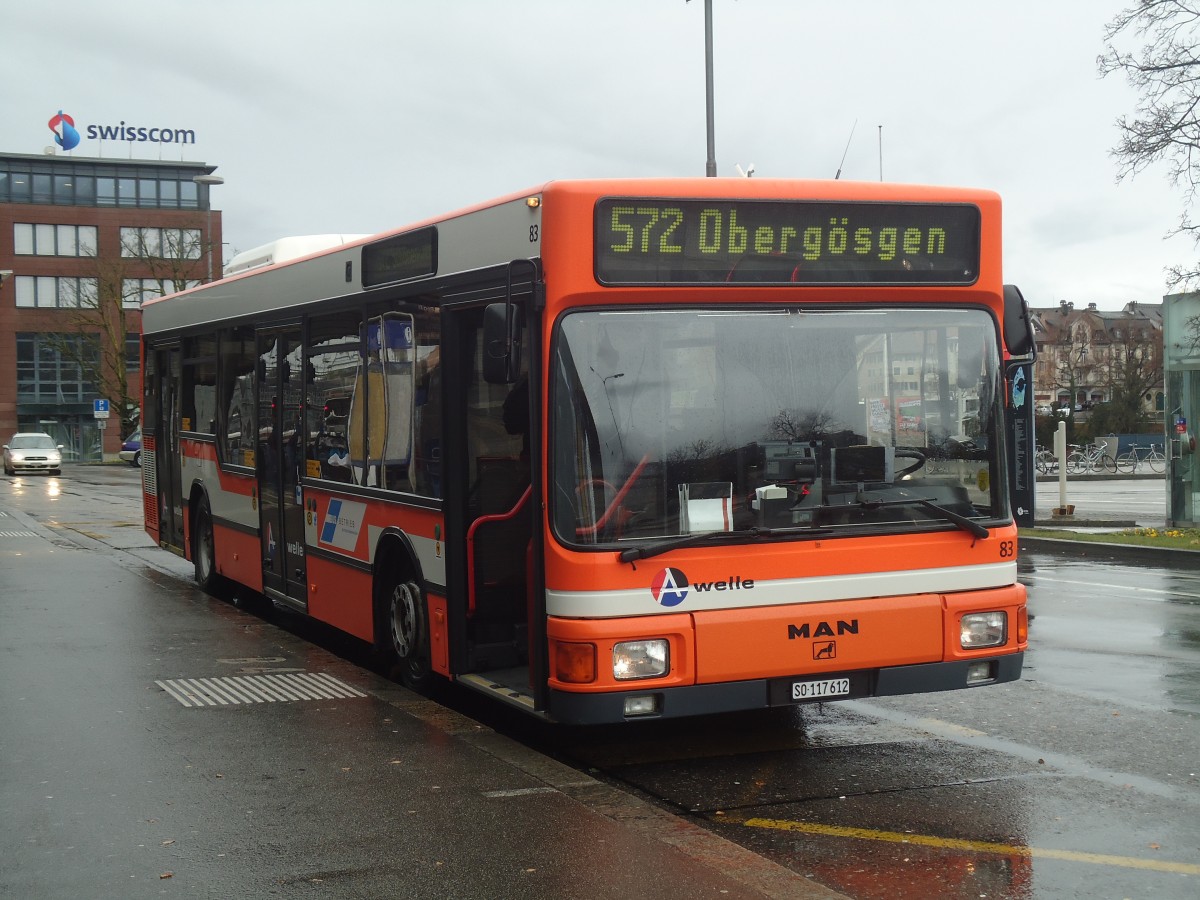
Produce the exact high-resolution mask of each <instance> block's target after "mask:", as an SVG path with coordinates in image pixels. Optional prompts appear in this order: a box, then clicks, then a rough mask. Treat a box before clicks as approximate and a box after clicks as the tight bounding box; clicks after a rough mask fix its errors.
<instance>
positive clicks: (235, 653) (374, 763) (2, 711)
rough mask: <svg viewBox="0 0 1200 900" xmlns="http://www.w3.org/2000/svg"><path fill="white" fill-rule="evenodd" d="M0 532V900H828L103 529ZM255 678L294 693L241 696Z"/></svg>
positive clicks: (95, 523)
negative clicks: (253, 611) (252, 611)
mask: <svg viewBox="0 0 1200 900" xmlns="http://www.w3.org/2000/svg"><path fill="white" fill-rule="evenodd" d="M7 512H8V514H7V515H6V517H5V522H7V523H8V525H7V526H6V528H5V531H4V534H3V536H0V634H3V635H4V641H3V646H2V647H0V684H3V685H4V687H5V689H4V691H2V692H0V759H2V760H3V772H4V775H3V777H0V809H3V810H4V811H5V814H4V817H3V820H2V821H0V896H5V897H9V896H11V897H39V898H67V897H87V898H89V900H108V898H112V900H140V898H149V897H159V896H174V897H179V898H187V900H190V898H199V897H263V896H274V897H281V898H302V897H314V896H326V897H339V898H384V897H389V898H390V897H397V898H398V897H404V898H429V900H451V898H461V900H477V898H480V897H487V898H495V900H506V898H512V900H542V898H544V900H597V898H613V900H625V898H628V897H631V896H653V897H655V898H660V900H699V898H714V900H722V898H745V900H761V898H814V900H817V898H820V900H830V898H837V897H840V896H841V895H840V894H837V893H835V892H833V891H830V890H827V889H826V888H824V887H822V886H821V885H819V884H817V883H816V882H814V881H812V880H810V879H808V878H806V877H804V876H803V875H801V874H798V873H796V872H793V871H791V870H790V869H788V868H785V867H784V866H781V865H778V864H776V863H773V862H771V861H769V860H767V859H765V858H763V857H761V856H758V855H757V854H755V853H753V852H751V851H749V850H746V849H744V848H743V847H741V846H740V845H737V844H734V843H732V842H730V841H727V840H725V839H724V838H722V837H719V836H717V835H716V834H714V833H712V832H710V831H708V830H706V829H704V828H703V827H701V826H700V825H699V824H697V823H694V822H692V821H690V820H689V819H687V818H686V817H684V816H680V815H676V814H674V813H673V812H672V811H668V810H666V809H663V808H660V807H658V806H656V805H655V804H653V803H651V802H649V801H647V800H643V799H641V798H639V797H635V796H633V795H631V794H629V793H626V792H625V791H622V790H620V789H618V788H616V787H612V786H610V785H607V784H605V783H603V782H601V781H599V780H597V779H595V778H592V777H591V776H590V775H588V774H587V773H584V772H580V771H577V770H575V769H573V768H571V767H569V766H566V765H564V764H562V763H559V762H556V761H555V760H552V759H550V758H547V757H545V756H542V755H541V754H539V753H537V752H535V751H533V750H530V749H529V748H527V747H525V746H523V745H521V744H519V743H517V742H515V741H513V740H510V739H508V738H506V737H504V736H502V735H499V734H497V733H496V732H494V731H492V730H490V729H488V728H486V727H484V726H482V725H480V724H479V723H477V722H475V721H473V720H471V719H469V718H466V717H464V716H462V715H460V714H457V713H455V712H452V711H450V710H448V709H446V708H445V707H443V706H440V705H439V704H437V703H434V702H432V701H428V700H424V699H422V698H420V697H418V696H416V695H414V694H412V693H411V692H409V691H407V690H405V689H404V688H402V687H400V686H398V685H396V684H394V683H392V682H390V681H387V680H386V679H384V678H382V677H379V676H377V675H375V674H373V673H372V672H370V671H367V670H366V669H363V668H360V667H359V666H357V665H354V664H353V663H351V662H348V661H346V660H345V659H343V658H341V657H340V656H338V655H335V654H334V653H332V652H329V651H327V650H325V649H323V648H322V647H321V646H319V645H317V644H315V643H312V642H311V641H310V640H309V639H308V637H307V636H306V634H305V632H304V629H303V627H302V626H299V625H296V624H295V623H292V622H281V623H280V624H281V625H284V626H286V627H279V625H276V624H275V623H272V622H269V621H264V620H262V619H260V618H257V617H255V616H251V615H248V614H247V613H245V612H243V611H241V610H239V609H237V608H235V607H233V606H230V605H228V604H226V603H222V602H219V601H217V600H214V599H212V598H209V597H207V596H206V595H203V594H201V593H200V592H199V591H198V590H197V589H196V588H195V587H194V585H192V584H191V583H190V581H189V580H188V578H187V575H186V572H187V568H188V567H187V564H186V563H184V562H183V561H182V560H178V559H177V558H175V557H173V556H172V555H171V554H165V553H163V552H162V551H161V550H157V549H156V548H153V547H152V545H151V544H150V541H149V539H148V538H147V537H145V534H144V532H140V534H141V537H140V538H139V537H138V534H139V531H138V530H137V529H134V528H127V527H123V524H124V523H122V522H120V521H118V520H116V519H112V520H110V521H105V520H100V519H89V520H87V521H82V520H81V521H74V522H71V523H70V524H66V523H60V524H57V525H56V524H48V523H46V522H44V521H43V520H42V519H41V517H40V516H33V515H28V514H25V513H22V512H20V511H17V510H12V509H11V508H10V509H9V510H8V511H7ZM143 545H145V546H143ZM151 552H153V553H154V554H157V555H158V557H160V558H161V561H165V562H169V563H171V566H167V565H165V564H164V565H163V566H162V567H161V568H158V567H156V568H153V569H151V568H147V566H146V564H145V563H146V560H145V559H144V558H143V557H144V556H145V555H146V554H149V553H151ZM168 568H171V569H173V571H166V569H168ZM293 632H294V633H293ZM313 679H325V680H327V679H333V680H334V682H336V684H337V685H340V687H339V688H338V689H337V690H336V691H335V692H334V693H333V694H332V695H328V696H325V695H322V694H321V693H320V692H319V691H314V690H311V689H310V690H309V691H308V692H307V695H306V692H305V691H303V690H301V689H300V687H299V685H301V684H304V685H308V684H310V683H311V680H313ZM264 680H266V681H269V683H270V684H272V685H275V686H277V687H278V688H279V689H280V690H282V689H283V686H288V685H294V686H296V688H295V694H294V695H290V696H287V695H285V696H281V697H275V698H274V699H271V700H269V701H255V700H253V699H245V698H244V697H243V698H242V699H240V700H239V699H238V692H249V691H250V690H251V689H252V688H251V687H250V686H251V685H259V686H262V685H263V684H264ZM181 685H183V687H181ZM262 690H263V691H265V690H266V689H265V688H262ZM204 692H212V693H211V696H217V695H223V696H224V698H225V699H223V700H221V701H220V702H216V701H212V702H211V703H210V702H197V703H196V704H195V705H185V703H184V702H183V701H181V700H180V696H183V697H184V698H185V699H186V698H187V697H189V696H192V695H194V696H197V697H198V696H200V694H201V693H204Z"/></svg>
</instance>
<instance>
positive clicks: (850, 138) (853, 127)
mask: <svg viewBox="0 0 1200 900" xmlns="http://www.w3.org/2000/svg"><path fill="white" fill-rule="evenodd" d="M857 127H858V119H855V120H854V124H853V125H851V126H850V137H848V138H846V149H845V150H843V151H842V161H841V162H840V163H838V170H837V174H836V175H834V176H833V180H834V181H837V180H838V179H839V178H841V177H842V166H843V165H845V163H846V154H847V153H849V152H850V142H851V141H852V140H854V129H855V128H857Z"/></svg>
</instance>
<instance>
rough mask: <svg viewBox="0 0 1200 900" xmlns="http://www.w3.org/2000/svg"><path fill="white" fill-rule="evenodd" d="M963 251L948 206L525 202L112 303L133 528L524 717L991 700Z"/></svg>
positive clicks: (939, 198)
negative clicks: (132, 309) (131, 331)
mask: <svg viewBox="0 0 1200 900" xmlns="http://www.w3.org/2000/svg"><path fill="white" fill-rule="evenodd" d="M1000 228H1001V226H1000V200H999V198H998V197H997V196H996V195H995V194H993V193H990V192H987V191H979V190H963V189H948V188H936V187H913V186H900V185H889V184H882V183H880V184H853V183H848V182H842V181H833V182H809V181H786V180H770V179H758V178H754V179H743V178H737V179H717V178H703V179H669V180H668V179H663V180H614V181H577V182H570V181H568V182H551V183H549V184H546V185H543V186H541V187H538V188H535V189H532V190H529V191H525V192H523V193H520V194H516V195H513V196H509V197H506V198H502V199H499V200H496V201H494V202H490V203H485V204H481V205H479V206H476V207H472V208H470V209H465V210H461V211H458V212H455V213H452V214H449V215H446V216H443V217H438V218H436V219H431V220H428V221H425V222H420V223H417V224H414V225H412V226H409V227H405V228H400V229H398V230H395V231H391V232H386V233H383V234H380V235H376V236H372V237H368V238H363V239H356V240H353V241H352V242H350V243H346V244H339V245H337V246H334V247H331V248H329V249H326V250H323V251H319V252H315V253H311V254H310V255H307V256H304V257H302V258H298V259H293V260H290V261H277V262H274V263H272V264H269V265H264V266H262V267H260V268H252V269H249V270H247V271H244V272H241V273H239V274H236V275H233V276H231V277H227V278H224V279H222V280H219V281H216V282H213V283H211V284H206V285H203V286H201V287H198V288H194V289H191V290H188V291H184V292H182V293H179V294H175V295H171V296H167V297H163V298H160V299H157V300H154V301H152V302H148V303H146V304H145V307H144V312H143V323H144V341H145V346H144V353H145V365H146V377H145V384H146V396H145V403H144V407H143V418H144V422H143V429H142V430H143V440H144V449H143V453H142V459H143V473H144V474H143V485H144V492H145V512H146V527H147V530H148V531H149V533H150V534H151V535H152V536H153V538H154V539H155V540H156V541H157V542H158V543H159V544H160V545H161V546H162V547H164V548H167V549H170V550H173V551H175V552H177V553H179V554H181V555H183V556H185V557H186V558H188V559H191V560H193V561H194V563H195V567H196V579H197V581H198V582H199V584H200V585H201V586H202V587H203V588H205V589H206V590H209V591H211V592H218V591H221V590H227V589H230V588H231V587H232V588H234V589H235V590H243V591H245V590H247V589H248V590H251V591H254V592H258V593H261V594H263V595H265V596H266V597H267V598H269V599H270V600H271V601H272V602H273V603H274V604H276V605H277V606H280V607H284V608H287V609H289V610H293V611H295V612H298V613H303V614H306V615H308V616H311V617H313V618H315V619H319V620H320V621H322V622H326V623H328V624H330V625H332V626H334V627H336V628H338V629H341V630H342V631H345V632H348V633H350V634H352V635H355V636H357V637H359V638H361V639H362V640H363V641H368V642H371V643H372V644H373V645H375V646H376V647H377V648H378V649H379V650H380V651H381V652H382V653H384V654H387V655H388V657H389V658H390V659H391V660H392V661H393V662H394V664H395V670H394V673H395V674H396V675H397V676H398V677H399V678H400V679H401V680H402V681H403V682H404V683H405V684H407V685H409V686H411V687H413V688H415V689H418V690H425V689H428V688H429V687H430V686H431V684H432V683H433V681H434V680H436V679H446V680H451V681H454V682H457V683H459V684H461V685H464V686H466V687H469V688H473V689H475V690H478V691H481V692H484V693H486V694H489V695H491V696H493V697H495V698H496V699H498V700H500V701H502V702H505V703H509V704H512V705H514V706H516V707H519V708H520V709H523V710H526V711H528V712H531V713H534V714H537V715H540V716H543V717H546V718H548V719H551V720H555V721H559V722H569V723H602V722H618V721H626V720H631V719H639V718H647V717H672V716H687V715H697V714H707V713H715V712H725V711H731V710H744V709H754V708H760V707H767V706H773V705H786V704H793V703H803V702H809V701H825V700H831V699H838V698H855V697H871V696H882V695H895V694H903V693H909V692H918V691H940V690H950V689H956V688H974V687H977V686H983V685H989V684H996V683H1000V682H1007V681H1012V680H1014V679H1016V678H1018V677H1019V676H1020V672H1021V667H1022V660H1023V654H1024V650H1025V648H1026V643H1027V630H1028V629H1027V619H1026V605H1025V589H1024V588H1023V587H1022V585H1021V584H1020V583H1018V581H1017V565H1016V552H1017V530H1016V524H1015V520H1014V506H1017V505H1018V504H1014V503H1012V502H1010V489H1011V488H1012V486H1013V485H1012V483H1011V482H1012V474H1011V473H1012V471H1013V467H1012V463H1011V460H1012V459H1013V458H1014V456H1017V455H1022V454H1027V448H1026V447H1024V446H1022V447H1020V448H1018V453H1017V454H1014V453H1013V448H1012V447H1011V446H1009V444H1010V439H1009V438H1008V437H1007V435H1009V430H1008V429H1009V427H1010V426H1009V424H1008V422H1009V419H1010V417H1012V415H1013V413H1014V410H1013V409H1011V407H1012V406H1013V401H1014V398H1018V397H1021V396H1023V391H1018V390H1016V389H1015V388H1014V387H1013V385H1011V384H1010V379H1009V378H1008V377H1007V370H1006V366H1007V365H1008V364H1009V363H1010V362H1011V361H1012V360H1013V358H1014V357H1017V356H1020V355H1021V354H1024V353H1027V352H1029V350H1030V349H1031V348H1030V346H1029V344H1030V341H1029V335H1028V333H1027V329H1025V328H1024V326H1023V325H1022V324H1021V323H1022V322H1023V321H1024V319H1023V318H1022V316H1023V301H1022V300H1021V299H1020V295H1019V293H1018V292H1016V291H1015V290H1013V289H1011V288H1009V289H1007V290H1006V288H1005V286H1004V284H1003V281H1002V277H1001V247H1000V243H1001V241H1000V234H1001V231H1000ZM1020 387H1023V385H1022V386H1020ZM1029 433H1030V435H1031V434H1032V432H1031V431H1030V432H1029ZM1018 471H1020V470H1018ZM1021 477H1024V476H1021Z"/></svg>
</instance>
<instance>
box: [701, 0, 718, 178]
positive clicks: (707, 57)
mask: <svg viewBox="0 0 1200 900" xmlns="http://www.w3.org/2000/svg"><path fill="white" fill-rule="evenodd" d="M704 86H705V106H706V113H707V117H708V162H707V163H706V164H705V167H704V174H705V177H707V178H716V177H717V142H716V138H715V137H714V135H713V24H712V0H704Z"/></svg>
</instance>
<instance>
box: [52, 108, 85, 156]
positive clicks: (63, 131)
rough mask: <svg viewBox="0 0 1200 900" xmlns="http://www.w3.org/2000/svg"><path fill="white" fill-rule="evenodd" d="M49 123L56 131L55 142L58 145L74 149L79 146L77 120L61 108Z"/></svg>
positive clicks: (66, 148)
mask: <svg viewBox="0 0 1200 900" xmlns="http://www.w3.org/2000/svg"><path fill="white" fill-rule="evenodd" d="M49 124H50V130H51V131H53V132H54V143H56V144H58V146H60V147H62V148H63V149H64V150H74V149H75V148H76V147H78V146H79V132H78V131H76V130H75V120H74V119H72V118H71V117H70V116H68V115H67V114H66V113H65V112H63V111H62V110H61V109H60V110H59V111H58V115H57V116H55V117H54V118H53V119H51V120H50V123H49Z"/></svg>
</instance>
